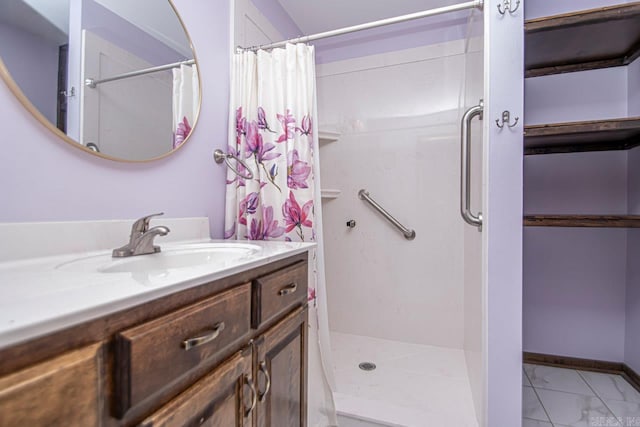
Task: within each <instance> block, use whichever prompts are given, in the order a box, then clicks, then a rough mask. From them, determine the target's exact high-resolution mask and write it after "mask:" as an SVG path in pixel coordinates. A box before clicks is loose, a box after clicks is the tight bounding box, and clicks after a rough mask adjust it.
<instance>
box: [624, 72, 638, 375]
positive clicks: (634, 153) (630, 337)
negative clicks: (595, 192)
mask: <svg viewBox="0 0 640 427" xmlns="http://www.w3.org/2000/svg"><path fill="white" fill-rule="evenodd" d="M637 65H638V61H636V66H637ZM629 213H630V214H633V215H640V148H638V147H637V148H634V149H633V150H631V151H629ZM638 260H640V229H637V228H634V229H629V230H628V231H627V304H626V314H627V319H626V341H625V354H624V360H625V363H627V365H629V366H630V367H631V368H632V369H633V370H635V371H636V372H640V335H639V333H638V331H640V262H638Z"/></svg>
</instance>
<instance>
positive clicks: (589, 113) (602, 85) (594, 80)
mask: <svg viewBox="0 0 640 427" xmlns="http://www.w3.org/2000/svg"><path fill="white" fill-rule="evenodd" d="M636 62H637V61H636ZM627 75H628V73H627V67H615V68H603V69H600V70H591V71H583V72H578V73H567V74H555V75H551V76H543V77H534V78H528V79H526V80H525V93H526V95H527V96H526V97H525V123H526V124H542V123H558V122H570V121H580V120H597V119H611V118H618V117H626V116H627V86H628V81H627ZM585 88H589V90H585Z"/></svg>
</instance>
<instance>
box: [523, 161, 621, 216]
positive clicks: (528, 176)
mask: <svg viewBox="0 0 640 427" xmlns="http://www.w3.org/2000/svg"><path fill="white" fill-rule="evenodd" d="M524 181H525V189H526V191H525V198H524V212H525V214H529V215H533V214H538V213H539V214H554V213H556V214H579V213H582V214H605V213H610V214H619V215H624V214H626V213H627V153H626V152H625V151H606V152H591V153H573V154H553V155H545V156H526V157H525V158H524Z"/></svg>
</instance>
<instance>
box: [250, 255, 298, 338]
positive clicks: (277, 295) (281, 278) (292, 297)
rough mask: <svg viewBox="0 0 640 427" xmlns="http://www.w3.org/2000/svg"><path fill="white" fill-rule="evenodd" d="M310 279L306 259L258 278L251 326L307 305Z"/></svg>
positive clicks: (254, 289) (255, 327) (257, 325)
mask: <svg viewBox="0 0 640 427" xmlns="http://www.w3.org/2000/svg"><path fill="white" fill-rule="evenodd" d="M307 281H308V277H307V263H306V262H305V261H302V262H298V263H296V264H293V265H291V266H289V267H286V268H283V269H282V270H278V271H276V272H274V273H271V274H267V275H265V276H262V277H260V278H258V279H255V280H254V281H253V283H252V287H253V297H252V298H253V301H252V311H251V326H252V327H253V328H254V329H258V328H259V327H260V326H261V325H262V324H264V323H267V322H269V321H271V320H273V319H275V318H276V317H277V316H278V315H281V314H285V313H286V312H287V311H289V310H291V309H292V308H294V307H296V306H300V305H304V303H305V302H306V301H307Z"/></svg>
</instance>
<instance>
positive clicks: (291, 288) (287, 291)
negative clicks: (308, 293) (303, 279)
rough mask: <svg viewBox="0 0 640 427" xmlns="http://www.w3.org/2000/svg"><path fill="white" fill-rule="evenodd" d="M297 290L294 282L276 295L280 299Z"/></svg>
mask: <svg viewBox="0 0 640 427" xmlns="http://www.w3.org/2000/svg"><path fill="white" fill-rule="evenodd" d="M297 290H298V284H297V283H296V282H293V283H291V284H290V285H287V286H285V287H284V288H282V289H280V290H279V291H278V295H280V296H281V297H283V296H285V295H289V294H292V293H294V292H295V291H297Z"/></svg>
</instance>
